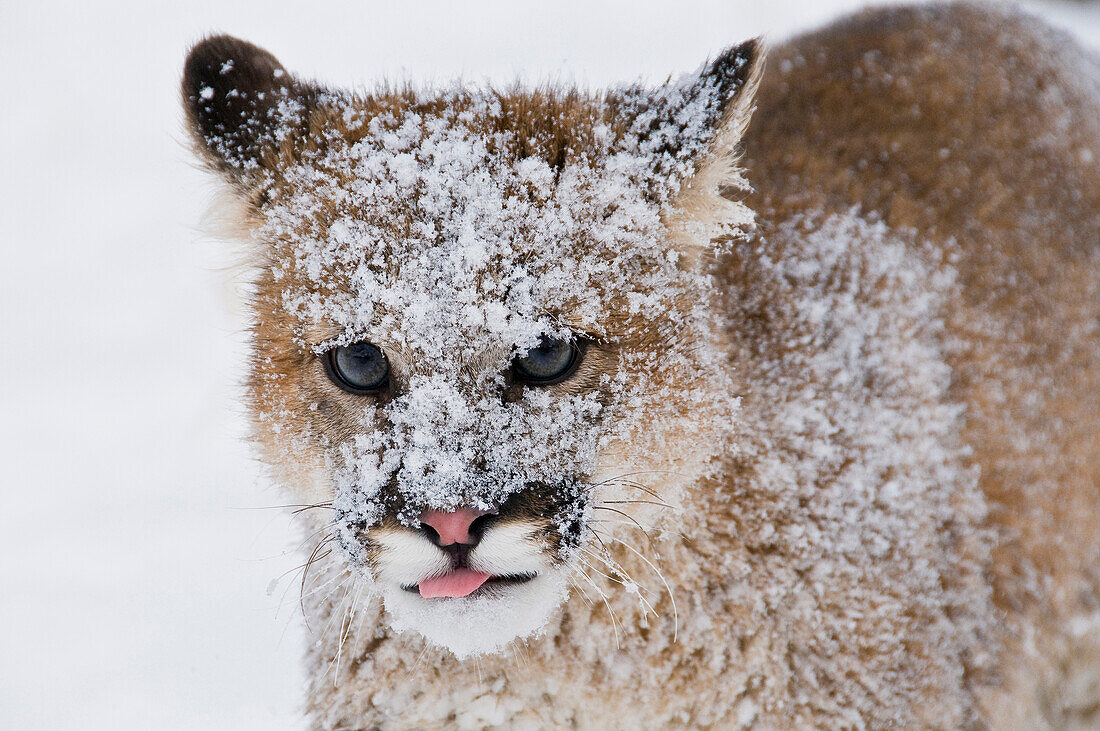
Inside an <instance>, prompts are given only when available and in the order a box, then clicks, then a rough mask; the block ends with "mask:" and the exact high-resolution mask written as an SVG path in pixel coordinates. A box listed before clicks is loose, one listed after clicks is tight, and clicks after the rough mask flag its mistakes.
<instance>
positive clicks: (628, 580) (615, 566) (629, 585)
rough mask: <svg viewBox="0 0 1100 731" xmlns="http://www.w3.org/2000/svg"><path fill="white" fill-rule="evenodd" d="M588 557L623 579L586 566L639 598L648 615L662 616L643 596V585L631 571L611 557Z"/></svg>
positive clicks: (590, 553) (592, 553)
mask: <svg viewBox="0 0 1100 731" xmlns="http://www.w3.org/2000/svg"><path fill="white" fill-rule="evenodd" d="M604 550H605V552H606V549H604ZM586 555H587V556H589V557H591V558H594V559H596V560H597V561H599V562H601V563H602V564H603V565H604V566H607V567H608V568H609V569H610V570H612V571H614V572H616V573H617V574H619V575H620V576H622V577H623V578H622V579H621V580H620V579H617V578H615V577H614V576H608V575H607V574H605V573H604V572H603V571H600V570H599V569H598V568H596V567H595V566H593V565H592V564H590V563H586V564H585V566H587V567H588V568H590V569H592V570H593V571H595V572H596V573H598V574H600V575H601V576H604V577H606V578H608V579H611V580H612V581H614V582H616V583H618V584H621V585H622V586H623V587H624V588H625V589H626V590H627V592H628V593H630V594H634V595H635V596H636V597H638V600H639V602H640V603H641V605H642V609H644V610H645V614H646V615H648V614H650V613H652V614H653V616H654V617H660V616H661V615H660V614H658V613H657V610H656V609H654V608H653V605H652V604H650V603H649V600H648V599H646V598H645V597H644V596H643V595H642V590H641V585H639V584H638V582H637V581H636V580H635V579H634V577H633V576H631V575H630V572H629V571H627V570H626V569H625V568H623V566H622V564H620V563H619V562H618V561H616V560H615V559H614V558H612V557H611V556H610V555H608V556H606V558H605V557H604V556H600V555H599V554H597V553H594V552H589V553H586Z"/></svg>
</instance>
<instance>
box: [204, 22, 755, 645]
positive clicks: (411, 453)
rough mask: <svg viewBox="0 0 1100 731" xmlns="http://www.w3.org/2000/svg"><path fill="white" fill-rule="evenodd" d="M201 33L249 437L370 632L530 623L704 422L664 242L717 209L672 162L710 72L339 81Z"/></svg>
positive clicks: (683, 312) (686, 277)
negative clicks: (241, 202) (224, 187)
mask: <svg viewBox="0 0 1100 731" xmlns="http://www.w3.org/2000/svg"><path fill="white" fill-rule="evenodd" d="M217 40H219V39H214V40H212V41H208V42H207V44H211V43H214V42H215V41H217ZM221 42H223V43H230V44H232V43H236V44H239V45H237V46H231V47H229V48H217V49H214V50H216V51H218V53H217V54H215V56H216V57H217V59H219V60H218V63H217V64H214V63H213V62H209V63H207V65H206V66H201V67H197V70H192V68H191V65H190V62H189V71H188V73H190V74H191V76H192V77H194V78H191V79H190V81H189V78H188V77H185V80H184V88H185V94H188V100H189V102H190V104H192V107H190V109H189V111H190V113H191V115H192V122H193V124H194V125H195V126H196V127H197V131H198V133H199V135H200V137H201V139H202V142H203V144H204V145H205V149H206V150H207V154H208V155H210V156H211V157H213V158H214V164H215V165H216V166H218V167H219V169H222V170H223V171H226V172H227V174H228V175H229V176H230V178H231V180H232V182H234V183H235V185H236V186H237V189H238V190H239V191H241V192H242V194H243V196H242V197H243V198H244V199H245V200H246V201H247V202H248V205H249V212H248V214H247V219H246V225H247V226H248V230H249V236H250V238H251V239H252V240H253V241H254V242H255V243H256V244H257V245H258V246H259V247H260V249H261V251H262V252H263V255H262V262H261V264H260V266H259V267H258V275H257V279H256V290H255V299H254V312H255V323H254V327H253V333H254V350H253V355H254V357H253V369H252V374H251V377H250V395H251V401H252V406H253V409H254V416H255V419H254V423H255V429H256V435H257V438H258V442H259V443H260V445H261V447H262V449H263V452H264V455H265V458H266V459H267V461H268V462H269V463H270V464H272V465H273V466H274V467H275V471H276V474H277V475H278V476H279V477H280V479H281V481H283V482H284V483H286V485H287V487H289V488H290V489H291V490H294V491H295V492H296V493H297V494H298V495H299V496H300V497H301V499H302V500H303V501H305V502H308V503H310V504H320V505H323V506H324V507H325V508H326V511H325V512H326V513H328V515H327V516H326V517H328V518H331V520H323V521H322V523H321V524H320V528H319V531H320V535H321V540H322V542H325V543H328V544H331V545H332V546H335V547H336V548H337V549H338V551H339V553H340V555H341V556H342V557H343V559H344V560H345V561H346V563H347V564H348V566H349V568H350V570H351V571H352V572H354V573H355V574H356V575H357V576H358V577H359V578H360V579H361V580H362V581H364V582H365V583H366V584H367V585H369V586H371V587H372V588H373V589H374V592H373V593H374V594H377V595H380V596H381V597H382V599H383V601H384V602H385V605H386V608H387V610H388V611H389V613H390V615H391V617H392V621H393V624H394V626H395V628H396V629H399V630H413V631H416V632H419V633H420V634H422V635H424V636H426V637H427V638H428V639H429V640H432V641H433V642H435V643H437V644H440V645H443V646H446V647H449V648H450V649H451V650H452V651H453V652H455V653H456V654H457V655H459V656H464V655H468V654H472V653H478V652H487V651H492V650H495V649H498V648H500V647H502V646H503V645H505V644H506V643H507V642H509V641H511V640H512V639H514V638H515V637H518V636H525V635H528V634H530V633H531V632H533V631H535V630H537V629H538V628H539V627H541V626H542V625H543V624H544V623H545V622H546V619H547V617H548V616H549V615H550V613H551V612H552V611H553V610H554V609H555V607H556V606H557V605H558V604H559V603H560V602H561V601H562V599H563V598H564V597H565V596H566V594H567V590H568V585H569V582H570V581H571V580H575V579H579V577H580V576H581V575H582V574H580V573H579V568H580V567H581V566H583V561H584V558H583V557H584V555H585V552H586V551H589V550H593V549H592V546H591V543H592V542H593V541H594V540H596V539H595V538H594V536H596V535H597V534H598V533H604V534H605V535H607V536H614V535H615V534H616V532H617V531H615V530H614V529H611V528H608V527H607V526H606V525H604V524H608V525H610V524H612V523H615V522H616V521H620V522H625V519H629V520H631V521H637V523H638V524H640V525H642V526H647V525H652V524H653V523H654V522H655V520H656V519H657V518H658V517H660V516H661V514H662V512H667V511H668V510H671V508H664V505H665V504H667V503H670V502H671V503H675V501H676V498H677V492H678V490H679V489H680V487H682V486H683V485H684V484H686V483H689V482H691V481H692V480H694V479H695V478H697V477H698V475H699V474H700V473H701V472H702V471H703V470H704V469H705V467H706V464H707V461H708V459H710V458H711V457H712V456H713V454H714V453H715V452H716V451H717V450H718V449H719V447H720V445H719V444H717V443H716V440H715V438H714V435H715V434H722V433H724V428H723V425H726V426H728V425H729V424H730V423H731V420H732V418H731V415H732V411H733V408H734V399H733V398H732V396H731V387H730V381H729V377H728V375H727V374H726V373H725V371H724V369H723V362H722V356H721V354H720V350H719V349H718V343H717V342H716V340H717V337H718V336H717V335H716V329H717V328H716V326H717V325H718V323H715V322H713V321H712V317H711V315H710V314H709V313H710V311H709V309H708V307H707V305H708V303H709V302H710V300H711V298H712V292H711V290H710V286H709V280H708V278H707V276H706V265H705V262H706V256H705V254H703V253H701V252H700V251H699V250H697V249H696V248H695V247H694V246H692V245H687V244H685V243H684V242H685V241H688V240H692V241H694V240H697V238H698V237H699V236H700V235H703V236H704V237H706V238H705V239H704V243H706V242H707V240H708V239H709V237H711V236H714V235H718V234H722V233H726V234H728V233H730V231H731V229H730V228H729V227H728V226H727V227H725V228H722V227H718V228H715V226H714V225H713V224H712V223H709V222H707V221H706V220H703V219H705V216H702V217H700V216H699V215H697V214H698V212H695V213H691V212H688V213H685V212H684V210H683V209H684V205H683V202H684V201H685V200H689V201H690V200H694V199H692V198H691V196H692V195H693V193H692V190H691V187H690V186H687V185H684V184H683V183H682V182H681V181H682V180H686V179H687V178H686V176H687V175H688V174H690V173H692V172H696V170H695V167H696V158H697V157H698V156H699V155H701V154H703V151H704V150H705V149H706V146H707V144H708V143H709V142H710V136H709V135H707V134H706V133H707V131H708V129H709V128H708V127H707V123H708V121H709V124H717V123H718V119H720V118H721V112H722V108H723V107H722V104H723V103H724V101H725V100H724V98H719V96H718V93H719V90H720V81H721V79H718V77H717V76H714V74H715V73H716V72H714V71H711V76H708V75H707V74H703V75H702V76H700V77H699V78H697V79H691V80H689V82H685V83H681V84H680V85H678V86H674V87H668V88H667V89H665V90H662V92H660V93H659V94H656V95H654V94H647V95H644V96H643V95H642V94H641V92H639V91H638V90H631V91H629V92H623V93H622V94H619V95H618V96H611V97H608V98H601V99H597V98H585V97H581V96H579V95H576V94H570V95H556V94H549V93H547V94H533V93H527V92H523V93H520V92H516V93H512V94H497V93H477V92H471V91H469V90H466V89H459V88H455V89H452V90H450V91H447V92H444V93H442V94H432V95H429V94H421V93H415V92H407V93H401V94H390V95H385V96H377V97H369V98H366V99H363V98H356V97H353V96H351V95H346V94H343V95H342V94H334V93H329V92H321V91H318V90H316V89H309V88H306V87H303V86H302V85H300V84H298V82H295V81H293V80H291V79H290V78H289V77H288V76H286V75H285V72H283V71H282V70H281V67H278V66H277V64H275V62H274V59H270V57H269V56H266V55H259V54H263V52H262V51H259V49H255V47H252V46H247V44H241V43H240V42H237V41H232V42H230V41H221ZM202 48H203V47H202V46H200V47H199V48H198V49H196V52H195V53H193V54H192V58H194V57H195V55H196V54H197V53H198V52H199V51H200V50H201V49H202ZM211 53H213V51H211ZM250 54H251V55H250ZM223 57H224V58H223ZM737 58H738V57H737V56H736V55H735V56H734V57H733V61H736V60H737ZM227 61H232V63H229V64H228V71H227V70H226V65H227ZM733 61H730V60H729V59H726V63H733ZM741 65H744V64H743V63H742V64H741ZM215 66H216V68H215ZM234 68H236V69H237V70H238V71H240V70H241V69H242V68H244V69H248V70H249V72H250V74H251V76H259V77H261V78H262V79H265V80H269V81H270V83H269V88H267V91H266V92H264V96H263V100H261V97H260V95H259V93H258V92H255V91H253V92H252V96H251V97H249V95H248V94H247V93H245V92H244V91H242V89H240V88H238V87H241V86H242V85H244V84H245V83H246V82H252V83H255V79H254V78H251V77H249V78H243V77H242V78H237V79H236V80H228V81H227V80H226V79H225V78H224V77H225V76H226V75H228V76H233V74H234ZM738 68H740V66H738ZM203 74H205V76H204V75H203ZM715 79H718V80H715ZM743 79H744V74H743V73H742V75H741V76H740V77H736V78H734V81H735V82H736V84H737V85H739V84H741V83H742V81H743ZM711 82H713V83H711ZM731 83H732V82H731ZM189 84H190V86H189ZM735 88H736V87H735ZM189 89H191V91H190V92H189V91H188V90H189ZM234 92H236V93H234ZM725 93H726V94H728V93H729V91H728V90H727V91H726V92H725ZM662 94H663V96H662ZM242 96H244V97H245V98H246V100H247V98H252V99H254V100H255V101H254V102H253V103H252V104H251V106H249V105H248V104H245V106H244V111H245V112H248V111H249V110H251V111H252V112H253V116H254V118H255V119H256V120H257V121H256V122H255V124H252V125H251V126H249V125H244V126H242V127H240V128H238V127H235V126H233V125H234V124H235V120H237V118H238V116H243V117H244V118H245V119H249V115H248V114H244V115H239V114H238V112H239V108H238V107H239V106H240V105H241V104H242V102H241V101H240V100H241V98H242ZM219 99H224V100H225V101H224V105H223V106H225V107H227V108H228V109H229V111H228V112H225V113H223V112H222V111H221V110H219V108H218V106H217V105H218V101H219ZM234 105H237V106H234ZM677 114H679V117H678V116H677ZM684 120H687V122H686V123H688V124H695V125H696V126H697V127H699V129H694V128H692V129H689V130H686V131H685V129H684V126H683V125H684V124H685V121H684ZM677 134H679V135H680V136H679V137H677V136H676V135H677ZM711 134H713V132H712V131H711ZM692 135H695V136H694V137H693V136H692ZM697 177H698V175H697ZM711 193H713V191H711ZM696 197H698V194H696ZM714 198H715V199H716V200H717V197H716V196H714ZM711 205H719V204H711ZM724 205H728V204H724ZM696 207H698V206H696ZM730 212H735V213H737V214H740V213H741V211H740V210H737V209H734V208H732V207H731V208H730V209H729V210H727V213H730ZM710 213H713V212H710ZM693 216H694V217H693ZM724 220H726V221H728V220H729V219H728V218H726V219H724ZM708 226H709V228H708ZM328 508H331V510H327V509H328ZM597 545H598V544H597Z"/></svg>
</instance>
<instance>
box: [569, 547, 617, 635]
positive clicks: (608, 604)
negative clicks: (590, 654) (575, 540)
mask: <svg viewBox="0 0 1100 731" xmlns="http://www.w3.org/2000/svg"><path fill="white" fill-rule="evenodd" d="M573 569H574V570H575V571H578V572H580V575H581V576H583V577H584V579H585V581H587V582H588V583H589V585H590V586H591V587H592V588H593V589H595V591H596V593H597V594H599V595H600V598H601V599H603V604H604V606H605V607H607V612H608V614H610V615H611V630H612V631H613V632H614V633H615V648H616V649H622V645H620V644H619V628H618V627H617V626H616V623H617V622H618V617H616V616H615V610H614V609H612V608H611V602H609V601H607V595H606V594H604V593H603V590H602V589H600V587H598V586H596V582H594V581H592V577H591V576H589V575H588V574H586V573H585V572H584V569H582V568H581V567H580V566H574V567H573ZM623 632H626V628H623Z"/></svg>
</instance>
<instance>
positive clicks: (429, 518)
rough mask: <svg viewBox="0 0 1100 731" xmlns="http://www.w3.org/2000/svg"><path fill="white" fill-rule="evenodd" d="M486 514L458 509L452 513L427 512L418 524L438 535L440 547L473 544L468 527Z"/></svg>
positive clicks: (484, 512)
mask: <svg viewBox="0 0 1100 731" xmlns="http://www.w3.org/2000/svg"><path fill="white" fill-rule="evenodd" d="M488 513H489V511H488V510H471V509H470V508H459V509H458V510H456V511H454V512H453V513H444V512H442V511H440V510H429V511H427V512H425V513H423V514H421V516H420V522H421V523H424V524H425V525H429V526H431V527H432V529H433V530H435V532H436V533H438V534H439V545H441V546H449V545H451V544H452V543H473V541H472V540H471V539H470V526H471V525H472V524H473V522H474V521H475V520H477V519H478V518H480V517H481V516H482V515H487V514H488Z"/></svg>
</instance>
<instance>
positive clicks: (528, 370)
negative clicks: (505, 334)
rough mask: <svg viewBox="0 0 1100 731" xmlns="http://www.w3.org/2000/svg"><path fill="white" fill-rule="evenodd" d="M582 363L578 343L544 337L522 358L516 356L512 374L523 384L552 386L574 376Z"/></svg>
mask: <svg viewBox="0 0 1100 731" xmlns="http://www.w3.org/2000/svg"><path fill="white" fill-rule="evenodd" d="M580 362H581V348H580V346H579V345H578V344H577V343H575V342H572V341H569V340H559V339H558V338H551V337H547V336H546V335H543V336H542V337H541V338H540V339H539V344H538V345H536V346H535V347H533V348H531V349H530V350H528V351H527V352H526V353H525V354H524V355H523V356H522V357H520V356H516V358H515V360H513V361H512V372H513V374H514V375H515V377H516V380H517V381H520V382H522V383H527V384H530V385H532V386H552V385H553V384H555V383H561V382H562V381H564V380H565V379H567V378H569V376H571V375H573V371H575V370H577V366H578V365H579V364H580Z"/></svg>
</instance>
